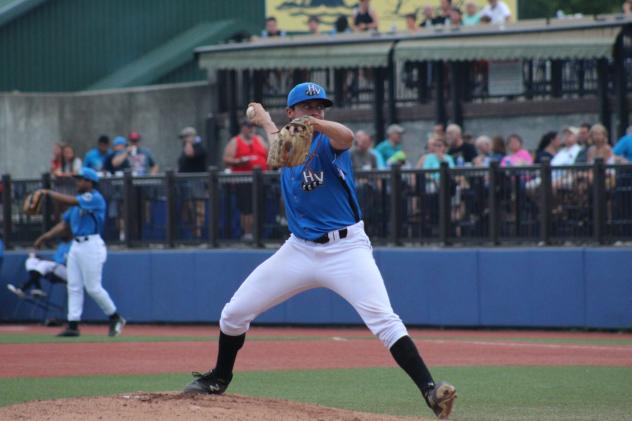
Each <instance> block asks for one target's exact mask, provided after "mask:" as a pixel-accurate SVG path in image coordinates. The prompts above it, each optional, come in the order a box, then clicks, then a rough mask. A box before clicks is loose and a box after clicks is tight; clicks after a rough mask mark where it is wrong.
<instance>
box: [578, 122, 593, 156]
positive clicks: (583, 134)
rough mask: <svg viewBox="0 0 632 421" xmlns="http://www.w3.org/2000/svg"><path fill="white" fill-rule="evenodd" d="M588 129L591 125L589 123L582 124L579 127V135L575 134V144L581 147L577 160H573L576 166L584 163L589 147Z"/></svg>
mask: <svg viewBox="0 0 632 421" xmlns="http://www.w3.org/2000/svg"><path fill="white" fill-rule="evenodd" d="M590 128H591V125H590V124H589V123H582V124H581V125H580V126H579V133H577V143H578V144H579V146H581V148H582V149H581V150H580V151H579V153H578V154H577V158H576V159H575V163H576V164H583V163H586V160H587V155H586V154H587V153H588V148H589V147H590V146H591V144H590V142H591V140H590Z"/></svg>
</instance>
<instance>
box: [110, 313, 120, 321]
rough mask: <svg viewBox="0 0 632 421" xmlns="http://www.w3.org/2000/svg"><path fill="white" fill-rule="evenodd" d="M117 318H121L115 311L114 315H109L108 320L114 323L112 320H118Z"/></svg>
mask: <svg viewBox="0 0 632 421" xmlns="http://www.w3.org/2000/svg"><path fill="white" fill-rule="evenodd" d="M119 317H121V316H119V314H118V313H117V312H116V311H115V312H114V313H112V314H110V316H109V319H110V320H111V321H114V320H118V319H119Z"/></svg>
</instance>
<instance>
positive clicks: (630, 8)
mask: <svg viewBox="0 0 632 421" xmlns="http://www.w3.org/2000/svg"><path fill="white" fill-rule="evenodd" d="M621 9H622V10H623V13H624V14H626V15H632V0H627V1H625V2H624V3H623V6H622V7H621Z"/></svg>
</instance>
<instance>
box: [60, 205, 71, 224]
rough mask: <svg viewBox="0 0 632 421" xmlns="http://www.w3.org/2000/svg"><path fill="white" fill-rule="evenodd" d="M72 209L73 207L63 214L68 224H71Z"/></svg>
mask: <svg viewBox="0 0 632 421" xmlns="http://www.w3.org/2000/svg"><path fill="white" fill-rule="evenodd" d="M71 210H72V208H70V209H68V210H67V211H66V212H64V214H63V215H62V219H63V220H64V222H65V223H67V224H68V225H70V211H71Z"/></svg>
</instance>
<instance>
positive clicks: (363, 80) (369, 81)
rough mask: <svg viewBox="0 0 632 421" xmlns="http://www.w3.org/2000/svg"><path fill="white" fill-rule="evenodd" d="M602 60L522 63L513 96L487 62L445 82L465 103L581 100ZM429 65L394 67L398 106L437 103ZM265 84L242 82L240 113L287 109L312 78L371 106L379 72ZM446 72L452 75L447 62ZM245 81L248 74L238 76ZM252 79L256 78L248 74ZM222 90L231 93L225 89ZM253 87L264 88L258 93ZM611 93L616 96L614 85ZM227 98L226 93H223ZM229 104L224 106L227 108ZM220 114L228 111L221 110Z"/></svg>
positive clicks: (347, 100) (288, 76) (283, 76)
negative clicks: (499, 89) (493, 89)
mask: <svg viewBox="0 0 632 421" xmlns="http://www.w3.org/2000/svg"><path fill="white" fill-rule="evenodd" d="M597 62H598V60H595V59H590V60H579V59H578V60H521V61H520V63H521V67H522V90H521V91H520V92H515V93H512V94H503V95H498V94H496V95H495V94H492V93H490V89H489V83H490V80H489V62H487V61H483V60H481V61H469V62H463V65H462V66H460V67H459V75H452V76H449V77H447V78H446V79H445V80H442V82H441V83H442V84H443V89H444V91H445V92H446V93H447V92H449V91H450V84H451V83H452V79H453V78H454V77H457V78H459V79H462V80H463V84H464V85H463V96H464V100H466V101H475V102H486V101H494V102H497V101H506V100H515V99H547V98H577V97H583V96H596V95H597V94H598V71H597V67H598V65H597ZM433 64H436V63H431V62H405V63H403V64H401V63H397V64H396V65H395V69H394V89H393V93H394V95H395V98H394V100H395V102H396V103H397V104H399V105H410V104H415V103H429V102H432V101H434V100H435V99H436V96H437V95H436V93H437V92H436V91H437V84H438V83H439V81H438V79H437V77H436V73H437V70H438V69H437V68H436V66H433ZM607 66H608V73H612V66H613V63H612V62H609V63H608V64H607ZM624 66H625V68H626V69H627V68H632V59H630V58H626V59H625V60H624ZM258 72H259V74H258V76H257V77H258V80H260V82H261V86H259V87H257V86H256V85H255V84H253V83H246V82H245V81H244V80H241V81H240V86H242V89H243V90H244V91H245V92H243V95H240V96H239V97H238V98H236V99H235V100H236V101H237V104H236V105H237V107H238V108H239V109H242V108H245V107H246V106H247V103H248V102H250V101H251V100H252V98H255V97H258V96H259V95H260V97H259V98H258V99H259V100H261V101H262V102H264V103H265V104H266V106H267V107H268V108H284V107H285V102H286V95H287V92H289V90H290V89H291V88H292V87H293V86H294V84H295V83H297V82H299V81H304V80H313V81H315V82H317V83H320V84H321V85H322V86H324V87H325V88H326V89H327V92H328V93H329V95H330V97H331V98H332V99H333V100H334V102H335V103H336V104H338V105H339V106H344V107H346V108H367V107H371V106H372V105H373V102H374V89H375V76H376V71H375V69H367V68H363V69H360V68H355V69H332V68H322V69H309V70H308V69H305V70H298V71H297V70H287V69H282V68H279V69H275V70H262V71H258ZM442 72H444V73H445V74H449V73H450V71H449V70H448V66H447V64H445V65H444V67H443V70H442ZM626 75H627V77H626V80H625V82H626V91H628V92H629V91H632V73H630V72H627V73H626ZM240 77H241V78H242V79H243V78H245V77H246V76H245V75H240ZM248 77H249V78H251V77H252V76H251V75H250V76H248ZM221 89H227V87H226V86H222V87H221ZM255 89H260V90H261V92H260V93H259V94H257V93H256V92H255ZM607 90H608V92H609V93H610V94H613V93H614V90H615V86H614V83H609V84H608V86H607ZM223 95H224V96H228V95H229V93H228V92H223ZM227 103H228V101H224V102H222V104H227ZM220 111H227V109H223V110H220Z"/></svg>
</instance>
